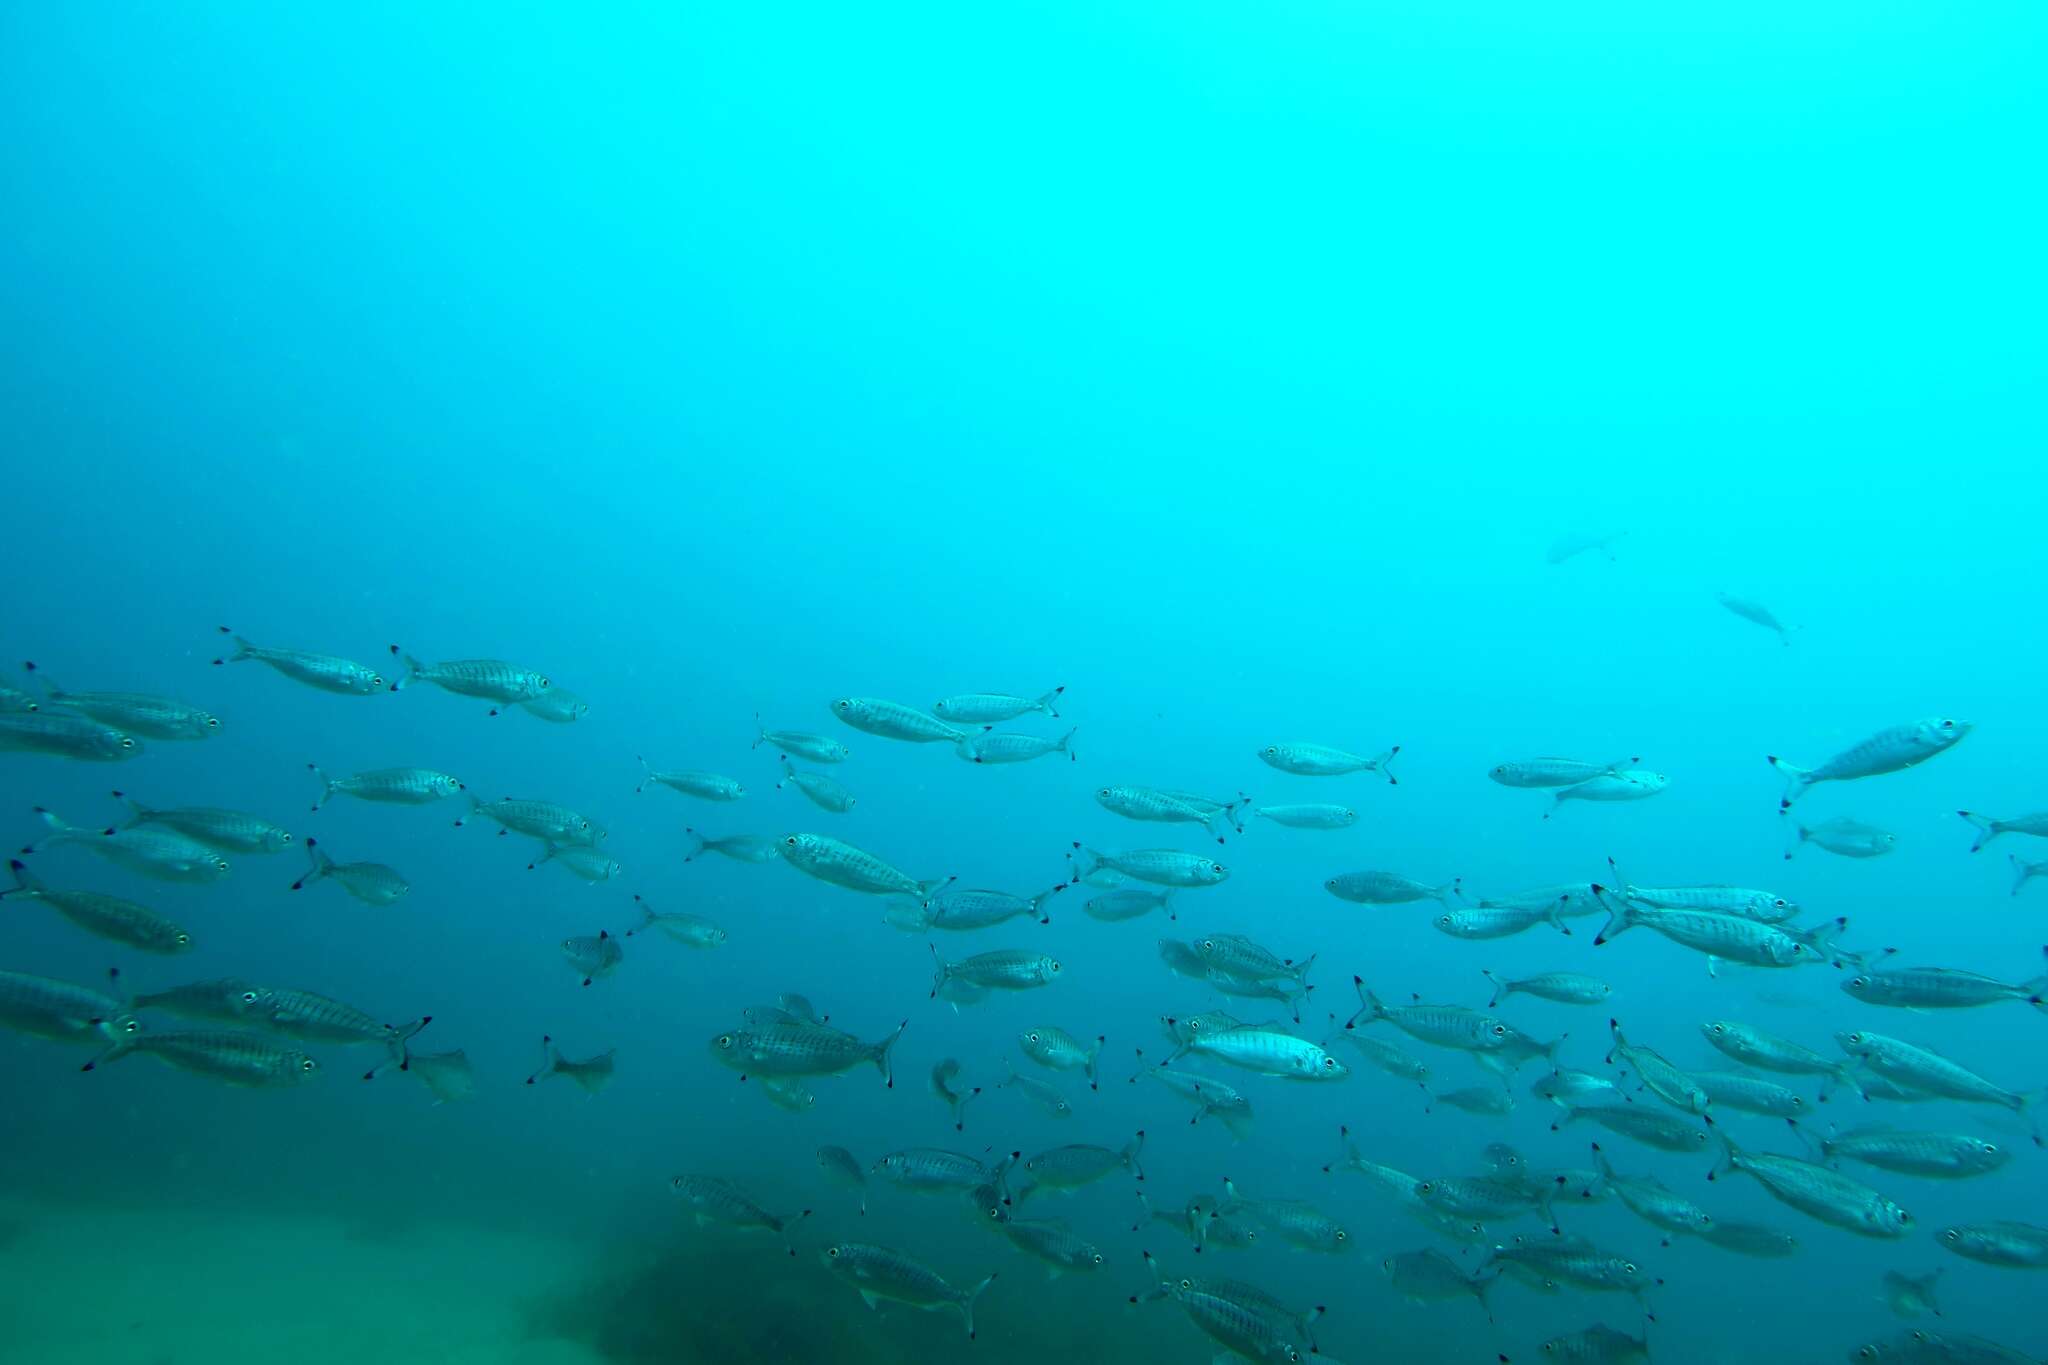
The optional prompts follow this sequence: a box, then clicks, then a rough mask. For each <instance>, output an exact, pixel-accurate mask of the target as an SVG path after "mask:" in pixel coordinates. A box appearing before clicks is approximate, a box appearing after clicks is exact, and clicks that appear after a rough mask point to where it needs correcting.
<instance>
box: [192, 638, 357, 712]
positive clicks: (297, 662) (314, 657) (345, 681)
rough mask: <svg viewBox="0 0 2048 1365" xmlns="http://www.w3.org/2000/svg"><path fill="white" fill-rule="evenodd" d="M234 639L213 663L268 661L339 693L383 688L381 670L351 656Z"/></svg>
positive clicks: (302, 679)
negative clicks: (229, 651)
mask: <svg viewBox="0 0 2048 1365" xmlns="http://www.w3.org/2000/svg"><path fill="white" fill-rule="evenodd" d="M221 631H222V633H224V634H230V635H232V634H233V632H231V631H229V630H228V629H227V627H226V626H222V627H221ZM234 641H235V652H234V653H232V654H230V655H228V656H227V657H226V658H221V659H215V660H214V663H215V664H238V663H241V662H243V661H245V660H249V659H253V660H255V661H256V662H257V663H263V664H269V665H270V666H271V667H272V668H274V669H276V670H277V671H278V672H280V673H282V674H284V675H285V676H286V677H287V678H290V679H291V680H292V681H293V682H300V683H304V684H305V685H306V686H308V687H316V688H318V689H320V690H321V691H322V692H337V693H340V694H342V695H343V696H351V697H374V696H376V695H377V694H378V693H380V692H382V691H383V690H384V675H383V674H381V673H379V672H378V671H377V670H376V669H374V668H371V667H369V666H368V665H367V664H359V663H356V662H355V661H354V660H352V659H341V658H336V657H335V656H334V655H332V654H309V653H307V652H306V651H305V650H302V649H264V648H261V647H260V646H257V645H252V644H250V643H249V642H248V641H247V640H244V639H243V638H242V637H241V636H239V635H235V636H234Z"/></svg>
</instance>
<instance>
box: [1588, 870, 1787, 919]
mask: <svg viewBox="0 0 2048 1365" xmlns="http://www.w3.org/2000/svg"><path fill="white" fill-rule="evenodd" d="M1607 866H1608V868H1609V870H1611V871H1612V872H1613V873H1614V881H1615V886H1614V887H1613V888H1611V890H1612V891H1613V893H1614V894H1615V895H1618V896H1620V897H1621V898H1622V899H1623V900H1631V901H1636V902H1638V903H1640V904H1642V905H1648V906H1652V907H1654V908H1656V909H1659V910H1711V911H1713V912H1715V913H1716V914H1722V915H1740V916H1742V917H1743V918H1744V919H1753V920H1756V921H1758V922H1759V923H1762V924H1782V923H1784V922H1785V921H1786V920H1788V919H1792V918H1793V917H1794V916H1796V915H1798V913H1799V903H1798V902H1797V901H1795V900H1791V899H1789V898H1788V897H1785V896H1780V895H1778V894H1776V893H1775V892H1771V891H1757V890H1752V889H1751V888H1749V887H1746V886H1636V885H1634V884H1632V883H1631V882H1630V881H1629V880H1628V878H1626V877H1624V876H1623V875H1622V872H1621V866H1620V864H1618V863H1616V862H1615V861H1614V859H1612V858H1609V859H1608V860H1607Z"/></svg>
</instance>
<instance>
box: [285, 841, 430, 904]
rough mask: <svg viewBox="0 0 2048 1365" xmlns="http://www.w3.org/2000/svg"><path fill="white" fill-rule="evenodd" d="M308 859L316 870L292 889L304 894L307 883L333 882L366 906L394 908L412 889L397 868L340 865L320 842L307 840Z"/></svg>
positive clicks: (358, 864)
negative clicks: (330, 880) (328, 880)
mask: <svg viewBox="0 0 2048 1365" xmlns="http://www.w3.org/2000/svg"><path fill="white" fill-rule="evenodd" d="M306 857H307V858H308V859H310V860H311V861H312V864H313V865H312V867H311V868H310V869H309V870H308V871H307V873H306V875H305V876H303V877H301V878H299V879H298V880H297V881H295V882H293V883H292V890H294V891H303V890H305V888H306V883H308V882H317V881H320V880H321V879H323V878H329V879H332V880H333V882H334V883H335V885H337V886H339V887H340V888H341V889H342V890H344V891H346V892H348V893H349V895H351V896H354V897H355V898H356V899H357V900H359V901H361V902H362V903H363V904H365V905H391V904H393V903H394V902H396V901H398V900H400V899H401V898H403V897H404V895H405V894H406V892H408V891H410V890H412V887H411V886H410V885H408V884H407V883H406V880H405V878H404V877H401V876H400V875H398V872H397V870H396V869H394V868H389V867H386V866H384V864H382V863H338V862H336V861H334V859H332V858H330V857H328V856H327V850H326V849H324V848H321V847H320V841H319V840H317V839H313V838H310V837H309V838H308V839H307V840H306Z"/></svg>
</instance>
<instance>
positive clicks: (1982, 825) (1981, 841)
mask: <svg viewBox="0 0 2048 1365" xmlns="http://www.w3.org/2000/svg"><path fill="white" fill-rule="evenodd" d="M1956 814H1957V815H1960V816H1962V817H1963V818H1964V819H1965V820H1968V821H1969V822H1970V823H1971V824H1973V825H1975V826H1976V827H1977V839H1976V842H1975V843H1973V844H1971V845H1970V852H1972V853H1975V852H1977V851H1978V850H1979V849H1981V848H1983V847H1984V845H1986V844H1988V843H1990V842H1991V841H1992V840H1993V839H1996V838H1997V837H1998V836H1999V835H2001V834H2003V833H2005V831H2004V830H2002V829H2000V828H1999V827H1998V822H1997V821H1996V820H1993V819H1991V818H1990V817H1989V816H1985V815H1979V814H1977V813H1976V812H1975V811H1967V810H1959V811H1957V812H1956Z"/></svg>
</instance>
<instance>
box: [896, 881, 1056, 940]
mask: <svg viewBox="0 0 2048 1365" xmlns="http://www.w3.org/2000/svg"><path fill="white" fill-rule="evenodd" d="M1064 890H1066V883H1065V882H1060V883H1057V884H1056V885H1053V886H1049V887H1047V888H1046V889H1045V890H1043V891H1041V892H1039V893H1038V894H1037V895H1035V896H1013V895H1011V894H1010V893H1009V892H1007V891H977V890H974V889H972V888H968V887H955V886H943V887H940V888H939V889H938V890H936V891H934V892H932V894H931V895H930V896H928V897H926V898H925V900H924V903H923V905H922V906H921V907H920V908H921V909H922V910H923V912H924V913H923V916H922V923H921V926H920V927H922V928H926V929H950V930H955V931H968V930H974V929H989V928H993V927H994V926H995V925H998V924H1002V923H1004V922H1006V921H1008V920H1012V919H1015V918H1017V917H1018V916H1020V915H1023V916H1028V917H1030V918H1032V919H1035V920H1037V921H1038V922H1039V923H1040V924H1049V923H1051V922H1052V920H1051V917H1050V916H1049V915H1047V914H1046V913H1045V904H1046V902H1047V901H1049V900H1051V899H1052V898H1053V896H1054V895H1056V894H1057V893H1059V892H1061V891H1064Z"/></svg>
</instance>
